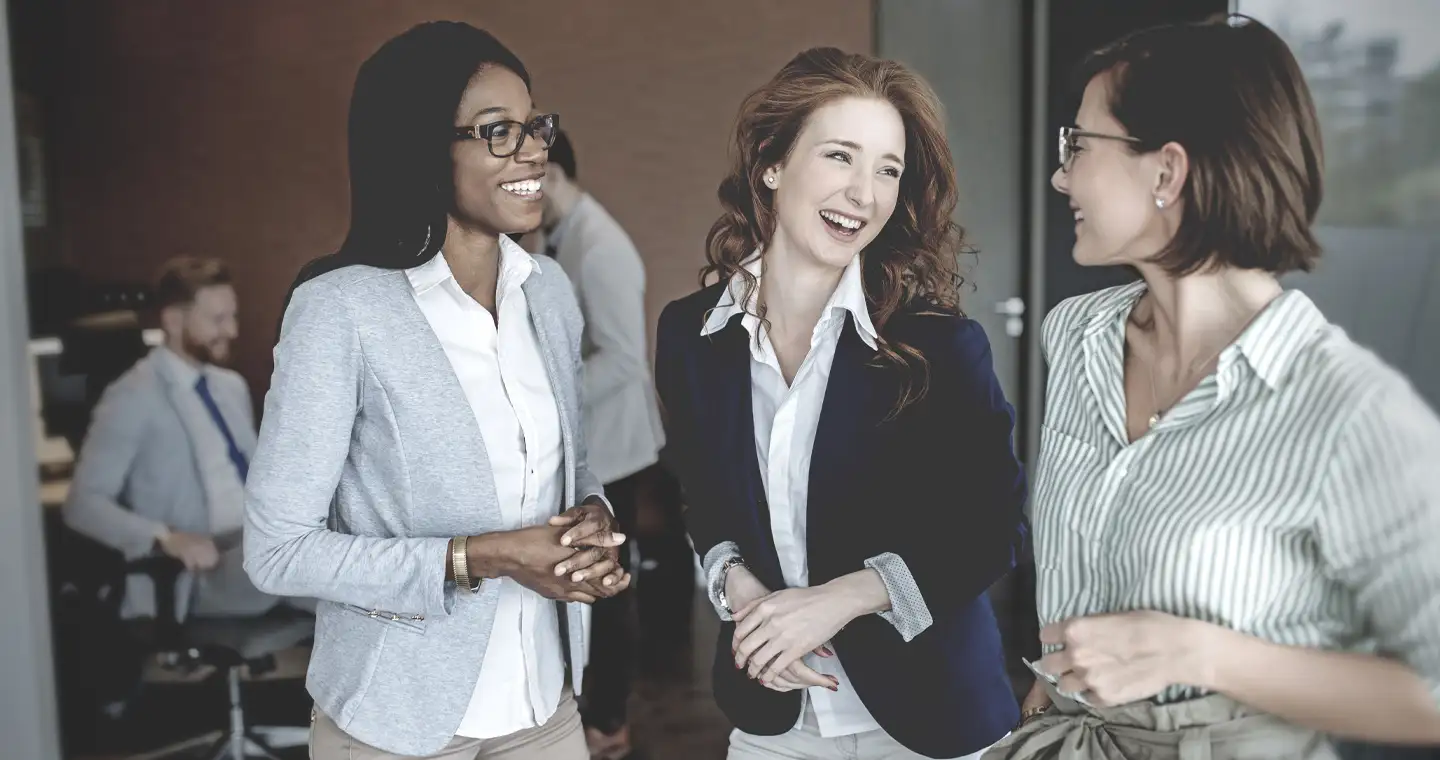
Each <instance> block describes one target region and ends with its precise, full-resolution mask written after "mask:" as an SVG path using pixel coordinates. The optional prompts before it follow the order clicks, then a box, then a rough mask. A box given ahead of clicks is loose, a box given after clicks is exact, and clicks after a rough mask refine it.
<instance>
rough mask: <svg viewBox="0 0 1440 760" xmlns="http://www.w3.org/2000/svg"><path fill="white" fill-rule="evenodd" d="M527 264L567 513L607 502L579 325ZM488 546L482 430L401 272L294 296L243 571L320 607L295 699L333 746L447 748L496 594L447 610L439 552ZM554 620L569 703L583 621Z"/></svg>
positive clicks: (559, 294)
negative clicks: (560, 449)
mask: <svg viewBox="0 0 1440 760" xmlns="http://www.w3.org/2000/svg"><path fill="white" fill-rule="evenodd" d="M537 260H538V261H539V263H540V271H539V272H538V273H536V274H533V275H531V276H530V278H529V279H527V280H526V282H525V284H524V291H525V296H526V299H527V300H528V302H529V305H530V314H531V319H532V321H533V322H534V325H535V331H536V333H537V335H538V336H539V339H540V341H539V342H540V349H541V354H542V356H543V357H544V360H545V366H546V369H547V371H548V372H549V376H550V384H551V386H552V387H553V388H554V392H555V402H556V406H557V407H558V409H559V415H560V431H561V437H562V439H563V445H564V454H565V502H564V503H565V505H574V504H576V503H578V502H579V499H577V498H576V495H577V494H580V496H581V498H583V497H584V496H586V495H589V494H599V493H601V492H602V489H601V485H600V483H599V481H597V480H596V479H595V477H594V476H592V475H591V474H590V471H589V469H587V467H586V465H585V444H584V440H585V439H584V436H583V435H580V429H579V428H580V414H579V412H578V409H579V408H580V407H579V398H578V395H577V394H578V390H577V389H579V388H580V387H582V386H581V376H580V373H581V371H582V365H581V361H580V334H581V328H582V321H581V317H580V310H579V307H578V306H577V305H576V302H575V296H574V293H573V291H572V290H571V286H570V282H569V280H568V279H567V278H566V277H565V275H564V273H563V272H562V271H561V270H560V267H559V265H557V264H555V262H553V261H551V260H549V259H548V258H545V257H537ZM499 529H501V522H500V509H499V505H498V504H497V500H496V496H495V487H494V482H493V481H492V479H491V472H490V467H489V458H488V456H487V455H486V452H485V444H484V441H483V440H482V438H481V435H480V428H479V426H478V425H477V424H476V422H475V418H474V416H473V415H472V413H471V411H470V406H469V404H468V402H467V401H466V399H465V395H464V393H463V391H462V390H461V387H460V383H459V380H458V379H457V378H456V376H455V373H454V371H453V370H452V369H451V366H450V362H449V360H448V359H447V358H446V356H445V353H444V350H443V349H442V348H441V346H440V343H439V341H438V340H437V339H436V337H435V334H434V332H433V331H432V330H431V329H430V326H429V323H427V322H426V321H425V316H424V315H423V314H422V313H421V311H420V308H419V306H418V305H417V304H416V302H415V298H414V295H413V291H412V290H411V287H410V283H409V280H408V279H407V278H406V276H405V273H404V272H403V271H399V270H384V269H376V268H372V267H365V266H350V267H345V268H342V269H338V270H335V271H332V272H328V273H326V274H323V275H321V276H319V277H316V278H315V279H313V280H310V281H308V282H306V283H304V284H302V285H301V286H300V287H299V288H297V289H296V290H295V293H294V295H293V297H292V299H291V302H290V306H289V308H288V309H287V310H286V312H285V318H284V322H283V325H282V327H281V334H280V341H279V344H278V345H277V346H276V348H275V372H274V375H273V376H272V378H271V382H270V391H269V393H268V394H267V395H266V397H265V413H264V417H263V418H262V421H261V426H260V443H259V447H258V449H257V451H256V453H255V459H254V462H253V463H252V464H251V467H250V477H249V480H248V483H247V494H246V524H245V569H246V571H247V572H248V573H249V575H250V577H251V578H252V579H253V580H254V582H255V585H256V586H257V587H259V588H260V589H261V590H263V591H266V592H269V593H272V594H279V595H285V596H301V597H314V598H317V599H319V600H321V601H320V604H319V609H318V611H317V620H316V631H315V646H314V651H313V654H312V656H311V661H310V670H309V675H308V683H307V685H308V688H309V691H310V694H311V696H313V697H314V699H315V702H316V706H317V707H318V708H319V709H320V710H322V711H324V713H325V714H326V715H328V716H329V717H331V718H332V719H333V720H334V721H335V723H336V724H337V725H339V727H340V728H341V729H342V730H344V731H345V732H346V733H348V734H350V735H351V736H353V737H355V738H356V739H359V740H360V741H363V742H365V743H367V744H370V745H373V746H375V747H378V748H380V749H383V750H386V751H388V752H393V753H398V754H404V755H428V754H432V753H435V752H438V751H439V750H440V749H441V748H443V747H444V746H445V744H446V743H447V742H449V741H450V740H451V738H452V737H453V735H454V733H455V729H456V728H458V727H459V725H460V720H461V718H462V717H463V715H464V712H465V710H466V707H467V706H468V705H469V702H470V698H471V695H472V693H473V691H474V688H475V683H476V680H477V679H478V678H479V674H480V663H481V660H482V659H483V658H484V656H485V646H486V643H487V641H488V640H489V638H490V628H491V624H492V622H493V616H494V612H495V604H496V598H497V590H496V589H495V588H494V586H493V585H492V584H482V585H481V588H480V591H479V593H477V594H474V595H471V594H469V593H456V590H455V588H454V585H453V584H447V583H446V582H445V563H446V558H447V555H446V544H447V542H448V541H449V539H450V538H451V537H453V536H460V535H476V534H480V533H486V532H491V531H496V530H499ZM566 607H567V608H568V609H567V612H568V615H563V616H562V618H561V619H562V620H563V621H565V622H566V624H567V629H568V633H569V636H568V641H567V644H568V653H567V654H568V665H569V667H570V674H571V682H572V684H573V685H574V687H575V691H576V692H579V690H580V689H579V686H580V684H581V683H582V681H583V678H582V674H583V667H584V663H585V662H586V660H587V656H586V648H587V647H588V646H589V642H588V640H587V639H588V635H587V632H586V625H585V622H584V621H585V619H586V618H587V617H588V616H584V615H583V610H582V605H578V604H570V605H566Z"/></svg>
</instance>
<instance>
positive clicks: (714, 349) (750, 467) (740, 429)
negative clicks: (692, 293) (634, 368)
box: [698, 316, 781, 578]
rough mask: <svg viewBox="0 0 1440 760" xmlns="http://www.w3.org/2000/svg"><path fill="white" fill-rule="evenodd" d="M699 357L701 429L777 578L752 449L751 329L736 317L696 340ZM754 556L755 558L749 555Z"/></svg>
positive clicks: (757, 463) (766, 510)
mask: <svg viewBox="0 0 1440 760" xmlns="http://www.w3.org/2000/svg"><path fill="white" fill-rule="evenodd" d="M700 340H701V341H704V342H705V343H704V344H703V346H702V350H701V352H700V353H701V355H702V359H701V362H700V367H699V370H700V371H699V373H698V375H699V380H700V384H701V389H702V392H701V393H700V394H699V395H698V398H699V401H700V404H702V405H703V407H704V408H703V410H702V414H705V415H708V419H707V423H706V424H705V425H703V426H702V430H706V431H710V434H712V435H714V438H713V440H714V441H715V445H716V448H715V451H714V455H715V458H716V461H715V462H713V465H714V466H716V467H720V468H724V469H726V470H727V473H726V475H727V477H722V478H720V479H718V480H717V485H718V484H721V483H724V484H727V485H728V486H729V487H731V488H733V489H735V490H734V496H735V498H736V499H737V500H738V501H739V502H740V503H741V505H743V506H744V507H746V508H748V511H749V514H748V516H749V521H750V527H751V529H752V530H753V532H754V533H753V535H754V536H755V538H756V539H758V540H759V542H760V545H761V546H762V547H764V548H765V551H764V552H763V558H764V560H765V561H766V562H767V563H769V565H770V567H769V568H768V569H769V570H770V571H772V572H773V574H774V577H776V578H779V577H781V573H780V560H779V557H778V555H777V554H776V550H775V538H774V536H772V535H771V533H770V507H769V505H768V504H767V503H766V501H765V487H764V484H763V483H762V482H761V480H760V459H759V457H758V456H757V455H756V453H755V412H754V405H753V404H752V403H751V398H750V343H749V341H750V333H749V331H747V330H746V329H745V328H744V326H743V325H741V324H740V317H738V316H737V317H735V318H733V319H731V320H730V323H729V324H728V325H726V326H725V328H724V329H723V330H720V331H719V332H717V333H715V334H713V335H711V336H709V337H702V338H701V339H700ZM751 561H754V558H753V557H752V558H751Z"/></svg>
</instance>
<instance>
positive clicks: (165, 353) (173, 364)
mask: <svg viewBox="0 0 1440 760" xmlns="http://www.w3.org/2000/svg"><path fill="white" fill-rule="evenodd" d="M155 354H156V355H157V356H159V357H160V361H162V362H164V367H165V371H166V372H167V373H168V374H169V375H170V377H171V378H173V379H174V381H175V382H176V383H179V384H180V385H183V386H185V387H186V388H194V387H195V384H196V383H198V382H200V376H201V374H203V373H204V371H205V369H204V366H203V365H202V366H200V367H197V366H195V365H194V364H191V363H190V362H189V361H188V360H186V359H184V358H183V357H181V356H180V355H179V354H177V353H175V352H174V351H171V350H170V348H169V347H168V346H160V347H159V348H157V349H155Z"/></svg>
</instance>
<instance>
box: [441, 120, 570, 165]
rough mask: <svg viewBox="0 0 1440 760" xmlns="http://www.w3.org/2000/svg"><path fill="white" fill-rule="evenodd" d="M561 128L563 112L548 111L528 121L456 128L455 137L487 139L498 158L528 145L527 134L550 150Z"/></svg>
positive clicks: (460, 138)
mask: <svg viewBox="0 0 1440 760" xmlns="http://www.w3.org/2000/svg"><path fill="white" fill-rule="evenodd" d="M559 131H560V115H559V114H554V113H547V114H545V115H543V116H536V117H535V118H533V119H531V120H530V121H529V122H521V121H515V120H513V119H506V120H504V121H492V122H490V123H489V124H477V125H475V126H473V127H456V128H455V139H457V140H484V141H485V142H486V144H487V145H489V146H490V155H492V156H494V157H496V158H509V157H510V156H513V155H515V154H516V153H519V152H520V148H521V146H523V145H525V137H526V136H527V135H528V136H530V137H533V138H535V139H536V140H539V141H540V142H542V143H544V144H545V147H546V148H547V149H548V148H549V147H550V146H551V145H554V144H555V135H556V134H558V133H559Z"/></svg>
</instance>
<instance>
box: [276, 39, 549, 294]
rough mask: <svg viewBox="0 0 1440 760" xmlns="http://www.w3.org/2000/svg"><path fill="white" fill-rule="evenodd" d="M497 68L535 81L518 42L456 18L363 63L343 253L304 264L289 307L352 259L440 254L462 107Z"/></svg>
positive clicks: (421, 258) (401, 262)
mask: <svg viewBox="0 0 1440 760" xmlns="http://www.w3.org/2000/svg"><path fill="white" fill-rule="evenodd" d="M490 66H503V67H505V68H507V69H509V70H511V71H513V72H515V74H516V75H517V76H519V77H520V78H521V79H522V80H524V81H525V86H526V88H527V89H528V88H529V87H530V73H529V72H528V71H526V70H525V65H524V64H523V63H521V62H520V59H519V58H518V57H516V56H515V54H514V53H512V52H510V49H509V48H507V47H505V46H504V45H503V44H501V43H500V41H499V40H497V39H495V37H494V36H493V35H491V34H490V33H489V32H486V31H484V30H482V29H476V28H475V27H473V26H470V25H469V24H465V23H461V22H457V21H434V22H429V23H425V24H420V25H419V26H416V27H413V28H411V29H410V30H408V31H406V32H404V33H403V34H401V35H399V36H398V37H395V38H394V39H391V40H390V41H389V42H386V43H385V44H384V45H382V46H380V49H379V50H377V51H375V53H374V54H373V55H371V56H370V58H368V59H367V60H366V61H365V62H364V63H363V64H361V66H360V71H359V73H358V74H356V76H355V90H354V92H353V94H352V95H351V96H350V119H349V140H350V142H349V159H350V231H349V233H348V234H347V235H346V236H345V242H344V243H343V244H342V245H341V246H340V250H338V251H336V252H335V253H332V254H329V255H327V256H322V257H320V258H318V259H314V260H312V261H310V262H309V263H307V264H305V266H303V267H301V269H300V273H299V275H298V276H297V277H296V278H295V282H294V283H292V284H291V285H290V292H289V293H287V294H286V296H285V306H286V307H287V308H288V307H289V304H290V296H291V295H293V294H294V292H295V288H297V287H299V286H300V285H301V284H302V283H304V282H305V281H307V280H310V279H312V278H314V277H318V276H320V275H322V274H324V273H326V272H329V271H332V270H335V269H339V268H341V267H345V266H350V265H352V264H367V265H369V266H375V267H381V268H384V269H408V268H410V267H413V266H418V265H420V264H423V263H425V262H426V261H429V260H430V259H431V258H433V257H434V256H435V254H437V253H439V252H440V248H441V247H442V246H443V245H444V244H445V230H446V216H447V215H448V214H449V213H450V211H451V209H452V208H453V207H454V203H455V199H454V194H455V185H454V174H453V172H454V166H453V162H452V161H451V158H450V146H451V145H452V143H453V142H454V135H455V129H454V127H455V123H454V122H455V108H456V107H457V106H458V105H459V103H460V97H461V96H462V95H463V94H464V93H465V87H466V85H468V84H469V82H470V78H471V77H473V76H474V75H475V73H476V72H478V71H480V70H481V69H484V68H488V67H490ZM282 314H283V311H282Z"/></svg>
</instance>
